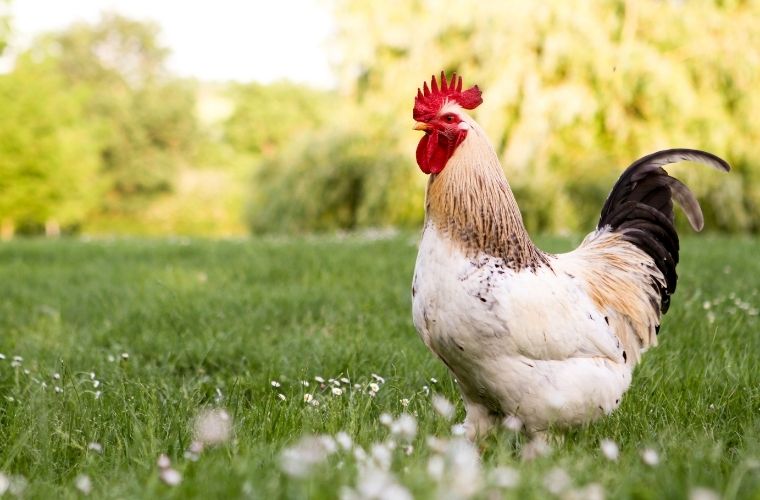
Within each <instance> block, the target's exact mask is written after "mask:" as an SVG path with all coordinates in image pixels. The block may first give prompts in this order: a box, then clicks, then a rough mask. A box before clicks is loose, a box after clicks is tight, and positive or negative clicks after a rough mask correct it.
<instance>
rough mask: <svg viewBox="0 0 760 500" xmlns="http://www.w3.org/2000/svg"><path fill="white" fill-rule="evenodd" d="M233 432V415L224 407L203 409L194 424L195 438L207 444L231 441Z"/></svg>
mask: <svg viewBox="0 0 760 500" xmlns="http://www.w3.org/2000/svg"><path fill="white" fill-rule="evenodd" d="M231 433H232V417H230V414H229V413H227V410H224V409H222V408H216V409H206V410H203V411H201V412H200V413H199V414H198V416H197V417H195V422H194V425H193V439H194V440H195V441H198V442H200V443H203V444H206V445H215V444H221V443H224V442H227V441H229V439H230V434H231Z"/></svg>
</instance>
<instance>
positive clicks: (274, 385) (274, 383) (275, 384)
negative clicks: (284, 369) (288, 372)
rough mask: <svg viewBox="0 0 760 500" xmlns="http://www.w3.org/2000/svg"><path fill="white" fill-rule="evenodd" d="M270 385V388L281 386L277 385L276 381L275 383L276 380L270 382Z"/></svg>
mask: <svg viewBox="0 0 760 500" xmlns="http://www.w3.org/2000/svg"><path fill="white" fill-rule="evenodd" d="M271 384H272V387H280V386H281V385H282V384H280V383H279V382H278V381H276V380H272V382H271Z"/></svg>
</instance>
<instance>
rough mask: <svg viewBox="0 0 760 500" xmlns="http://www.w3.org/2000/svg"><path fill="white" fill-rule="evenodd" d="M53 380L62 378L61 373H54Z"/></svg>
mask: <svg viewBox="0 0 760 500" xmlns="http://www.w3.org/2000/svg"><path fill="white" fill-rule="evenodd" d="M53 380H61V374H60V373H54V374H53Z"/></svg>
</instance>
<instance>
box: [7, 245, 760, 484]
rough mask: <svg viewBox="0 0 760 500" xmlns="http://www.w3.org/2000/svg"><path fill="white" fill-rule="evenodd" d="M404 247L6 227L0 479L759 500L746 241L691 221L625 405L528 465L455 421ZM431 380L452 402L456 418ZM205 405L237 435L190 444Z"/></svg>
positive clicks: (757, 369) (759, 267)
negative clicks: (464, 432) (13, 235)
mask: <svg viewBox="0 0 760 500" xmlns="http://www.w3.org/2000/svg"><path fill="white" fill-rule="evenodd" d="M416 241H417V235H416V234H413V233H394V234H385V233H365V234H359V235H348V236H321V237H316V236H315V237H298V238H296V237H293V238H274V237H272V238H265V239H248V238H244V239H238V240H220V241H210V240H195V239H181V238H178V239H155V240H152V239H113V240H106V239H95V240H87V239H63V240H57V241H56V240H54V241H48V240H41V239H39V240H38V239H31V240H16V241H11V242H7V243H3V244H2V245H0V353H2V359H0V473H1V474H2V475H0V489H5V490H7V491H6V495H11V494H17V495H20V496H24V497H26V498H79V497H82V496H84V495H85V494H89V496H90V497H93V498H158V497H160V498H336V497H340V496H342V497H343V498H362V497H364V498H366V497H369V496H371V494H372V493H373V492H385V494H386V495H396V496H395V498H405V496H404V495H406V494H407V493H409V494H411V495H414V497H416V498H442V497H449V498H456V497H457V496H459V497H461V496H466V495H468V494H474V495H475V497H476V498H502V497H504V498H545V497H547V495H552V494H554V495H557V497H562V498H599V497H600V496H599V495H604V496H606V497H607V498H689V497H691V498H702V499H707V498H717V497H718V496H719V497H722V498H726V499H734V498H760V316H758V309H760V294H759V293H758V290H759V289H760V261H758V259H757V249H758V248H760V241H758V240H757V239H752V238H750V237H721V236H714V235H709V234H708V235H700V236H689V237H688V238H684V240H683V241H682V254H681V264H680V265H679V275H680V280H679V283H678V290H677V292H676V295H675V297H674V299H673V304H672V307H671V309H670V311H669V313H668V314H667V316H666V317H665V319H664V324H663V326H662V329H661V332H660V337H659V338H660V345H659V347H657V348H656V349H653V350H652V351H650V352H649V353H648V354H647V355H646V356H645V357H644V361H643V364H641V365H640V366H639V368H638V369H637V371H636V374H635V376H634V382H633V385H632V387H631V389H630V391H629V392H628V394H627V395H626V397H625V398H624V400H623V402H622V405H621V407H620V409H619V410H618V411H616V412H615V413H614V414H613V415H612V416H610V417H608V418H606V419H604V420H602V421H600V422H598V423H596V424H593V425H590V426H587V427H583V428H578V429H573V430H570V431H566V432H557V433H555V435H554V436H553V437H552V438H551V439H550V440H549V445H550V447H551V451H548V452H547V453H545V454H539V456H537V457H536V458H534V459H532V460H527V459H526V455H527V454H528V450H530V449H531V448H532V447H531V444H530V443H529V442H528V439H527V438H525V437H524V436H522V435H519V434H516V433H514V432H512V431H510V430H509V429H506V428H505V429H502V430H500V431H498V432H496V433H495V434H493V435H491V436H488V437H487V438H485V439H483V440H482V441H481V442H479V443H477V447H476V448H473V447H470V446H469V445H467V444H466V443H465V442H463V441H462V439H461V438H459V437H458V436H457V434H458V433H459V430H458V428H457V427H456V425H455V424H456V423H457V422H460V421H461V420H462V419H463V417H464V411H463V408H462V405H461V403H460V402H459V398H458V395H457V390H456V385H455V383H454V381H453V380H452V378H451V377H450V376H449V375H448V374H447V372H446V370H445V368H444V366H443V365H442V363H440V362H439V361H437V360H436V359H434V358H433V356H432V355H431V354H429V353H428V351H427V350H426V348H425V347H424V346H423V344H422V342H421V341H420V340H419V338H418V337H417V334H416V332H415V330H414V327H413V325H412V322H411V312H410V282H411V275H412V269H413V266H414V259H415V254H416ZM578 241H579V239H573V238H566V239H556V238H544V239H542V240H540V241H539V243H541V244H542V246H543V247H544V248H547V249H550V250H555V251H556V250H561V249H568V248H570V247H571V246H572V245H573V244H575V243H577V242H578ZM547 313H548V314H551V311H547ZM306 384H308V385H306ZM436 395H438V396H442V397H443V398H445V399H447V400H448V401H450V402H452V403H453V404H454V405H455V411H454V415H452V416H451V418H450V419H449V418H447V417H448V410H449V409H448V408H447V407H446V405H445V404H444V400H443V399H442V398H440V397H437V398H436V400H435V401H436V405H435V407H434V405H433V403H432V401H433V397H434V396H436ZM209 408H217V409H223V410H224V412H225V413H216V414H215V415H217V416H219V415H223V416H224V419H223V420H224V422H225V424H224V425H231V431H230V434H229V437H228V436H227V434H226V432H222V434H223V435H222V436H220V438H219V439H218V441H221V443H219V444H216V445H211V444H207V445H206V446H205V447H204V448H203V449H200V447H198V446H197V444H193V443H194V441H197V440H198V439H199V437H198V430H197V425H196V424H194V422H196V418H197V416H198V415H199V412H202V411H203V410H204V409H209ZM436 408H438V411H436ZM402 415H407V416H405V417H402V418H399V417H401V416H402ZM308 436H313V437H312V438H309V437H308ZM212 440H213V439H212ZM605 440H607V441H605ZM603 442H604V443H606V444H605V446H604V447H602V446H601V444H602V443H603ZM615 447H617V449H618V450H619V453H618V454H617V455H618V456H616V453H615ZM647 450H648V451H647ZM161 455H166V457H164V458H162V459H161V461H162V462H164V463H163V464H162V466H163V468H161V467H159V465H158V461H159V457H160V456H161ZM169 463H170V465H169ZM167 470H170V471H172V472H171V474H168V473H167V472H166V471H167ZM715 495H717V496H715ZM378 498H380V497H379V496H378Z"/></svg>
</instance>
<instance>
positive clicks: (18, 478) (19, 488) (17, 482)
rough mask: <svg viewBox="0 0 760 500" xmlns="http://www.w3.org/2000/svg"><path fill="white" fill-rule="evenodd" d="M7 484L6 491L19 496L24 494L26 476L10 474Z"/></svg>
mask: <svg viewBox="0 0 760 500" xmlns="http://www.w3.org/2000/svg"><path fill="white" fill-rule="evenodd" d="M9 479H10V482H9V484H8V493H10V494H11V495H13V496H15V497H20V496H22V495H23V494H24V490H25V489H26V486H27V484H28V482H27V480H26V478H25V477H24V476H22V475H21V474H17V475H14V476H11V477H10V478H9Z"/></svg>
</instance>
